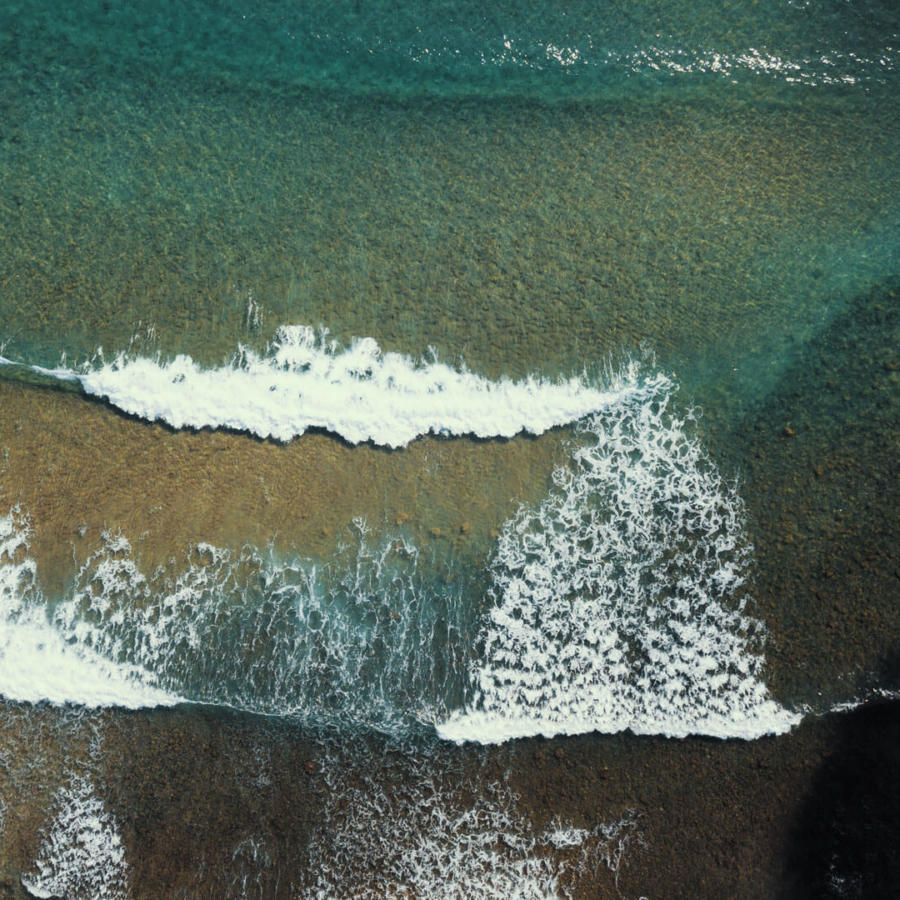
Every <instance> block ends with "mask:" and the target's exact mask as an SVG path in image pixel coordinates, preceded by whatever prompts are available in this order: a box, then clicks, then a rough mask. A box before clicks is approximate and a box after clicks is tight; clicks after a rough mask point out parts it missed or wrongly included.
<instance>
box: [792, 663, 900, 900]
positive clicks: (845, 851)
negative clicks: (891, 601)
mask: <svg viewBox="0 0 900 900" xmlns="http://www.w3.org/2000/svg"><path fill="white" fill-rule="evenodd" d="M892 667H893V670H894V671H893V678H892V679H891V680H893V681H894V683H896V681H897V679H898V676H900V655H895V657H894V659H893V660H892ZM898 890H900V701H897V700H892V701H884V702H879V703H874V704H871V705H868V706H865V707H863V708H860V709H857V710H854V711H853V712H850V713H847V714H844V715H843V717H842V721H841V727H840V732H839V737H838V739H837V742H836V746H835V749H834V751H833V753H832V754H831V755H830V756H829V757H827V758H826V760H825V762H824V763H823V764H822V766H821V767H820V769H819V772H818V774H817V776H816V778H815V780H814V782H813V788H812V790H811V791H810V793H809V795H808V796H807V798H806V799H805V801H804V802H803V804H802V806H801V807H800V813H799V815H798V817H797V820H796V822H795V826H794V829H793V843H792V846H791V847H790V849H789V851H788V854H787V868H786V872H785V878H784V894H783V896H784V897H785V898H788V897H790V898H796V900H813V898H816V900H818V898H848V900H881V898H884V900H888V898H895V897H897V896H898Z"/></svg>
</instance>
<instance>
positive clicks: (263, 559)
mask: <svg viewBox="0 0 900 900" xmlns="http://www.w3.org/2000/svg"><path fill="white" fill-rule="evenodd" d="M356 525H357V529H358V534H357V535H356V538H357V540H356V542H355V543H354V544H350V545H347V546H346V547H345V548H344V549H343V551H342V552H341V553H339V554H338V556H336V557H335V558H334V559H333V560H331V561H330V563H329V564H328V565H324V566H323V565H317V564H314V563H312V562H309V561H305V560H294V561H282V560H279V559H277V558H275V557H274V556H273V555H272V554H270V553H261V552H259V551H257V550H255V549H253V548H251V547H246V548H244V549H242V550H240V551H236V552H231V551H227V550H223V549H220V548H217V547H214V546H212V545H210V544H200V545H198V546H196V547H194V548H192V549H191V551H190V552H189V554H188V557H187V560H186V564H185V565H182V566H179V567H178V568H177V569H174V570H160V571H158V572H156V573H154V574H153V575H151V576H146V575H145V574H144V573H143V572H141V570H140V569H139V567H138V565H137V564H136V562H135V560H134V557H133V554H132V550H131V546H130V544H129V542H128V541H127V540H126V539H125V538H123V537H122V536H113V535H110V534H107V535H105V537H104V543H103V545H102V546H101V547H100V548H99V549H98V550H97V551H96V552H95V553H94V554H93V555H92V556H91V557H90V558H89V559H88V560H87V561H86V562H85V564H84V566H83V567H82V569H81V571H80V572H79V574H78V577H77V578H76V581H75V585H74V589H73V591H72V593H71V595H70V596H69V597H68V598H67V599H65V600H64V601H62V602H60V603H59V604H57V606H56V609H55V613H54V617H53V627H54V629H55V632H56V633H57V634H58V635H59V636H60V639H61V640H62V639H65V641H66V642H68V644H69V645H70V646H73V647H77V648H80V649H81V650H82V651H83V652H84V653H88V654H94V655H96V656H97V657H100V658H103V659H106V660H112V661H115V662H116V663H117V664H120V665H126V664H127V665H129V666H132V667H134V668H135V669H137V670H139V671H141V672H145V673H148V678H147V681H148V682H150V683H152V684H154V685H158V686H160V687H162V688H164V689H166V690H167V691H169V692H170V693H171V694H173V695H177V696H181V697H185V698H188V699H190V700H193V701H201V702H209V703H216V704H220V705H229V706H234V707H238V708H241V709H246V710H250V711H254V712H261V713H271V714H279V715H294V716H298V717H301V718H303V719H305V720H307V721H310V722H312V723H318V724H322V723H331V724H336V725H340V726H344V727H349V726H353V725H366V726H372V727H376V728H378V729H381V730H383V731H386V732H389V733H394V732H398V731H403V730H406V729H408V728H410V727H411V726H413V725H414V724H415V723H416V722H418V721H422V720H424V721H427V722H433V721H435V720H437V719H438V718H440V717H442V716H445V715H446V714H447V712H448V709H449V708H452V705H451V704H453V702H454V699H456V703H459V702H460V700H459V699H458V698H460V697H461V692H462V690H463V687H464V685H465V682H466V672H465V667H464V665H463V663H462V660H463V659H464V651H463V640H464V635H465V634H466V632H467V629H465V628H464V627H463V625H462V622H461V618H462V616H463V615H464V605H463V601H462V594H463V588H462V587H461V586H460V585H456V586H454V587H447V588H444V589H443V592H441V591H440V590H439V589H438V588H437V586H435V585H434V584H430V583H429V584H427V585H426V583H425V582H424V581H423V579H422V578H421V577H420V576H419V574H418V551H417V550H416V548H415V547H414V546H413V545H412V544H410V543H408V542H406V541H403V540H384V541H382V542H380V543H379V544H377V545H376V546H371V545H370V543H369V542H368V540H367V536H368V530H367V528H366V526H365V523H364V522H362V521H360V520H358V521H357V523H356Z"/></svg>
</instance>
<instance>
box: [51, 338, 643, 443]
mask: <svg viewBox="0 0 900 900" xmlns="http://www.w3.org/2000/svg"><path fill="white" fill-rule="evenodd" d="M74 375H75V373H72V372H71V371H69V370H63V369H60V370H57V371H56V376H57V377H58V378H60V379H66V380H70V379H71V378H72V377H73V376H74ZM75 377H77V378H78V380H79V381H80V382H81V385H82V387H83V388H84V390H85V391H86V392H87V393H89V394H93V395H96V396H99V397H103V398H105V399H107V400H108V401H109V402H110V403H112V404H114V405H115V406H117V407H119V408H120V409H122V410H125V411H126V412H128V413H132V414H133V415H136V416H139V417H141V418H143V419H148V420H159V421H163V422H167V423H168V424H169V425H171V426H172V427H174V428H186V427H187V428H205V427H211V428H229V429H234V430H238V431H248V432H251V433H252V434H255V435H258V436H259V437H263V438H274V439H276V440H279V441H289V440H291V439H292V438H295V437H297V436H298V435H301V434H303V433H304V432H305V431H306V430H307V429H309V428H321V429H324V430H326V431H329V432H332V433H333V434H338V435H340V436H341V437H343V438H344V439H345V440H347V441H349V442H350V443H352V444H357V443H361V442H365V441H372V442H373V443H375V444H379V445H382V446H385V447H401V446H405V445H406V444H408V443H409V442H410V441H412V440H414V439H415V438H417V437H419V436H421V435H424V434H428V433H434V434H448V435H474V436H476V437H481V438H491V437H512V436H513V435H516V434H518V433H520V432H522V431H527V432H530V433H532V434H540V433H542V432H544V431H547V430H548V429H550V428H553V427H555V426H558V425H565V424H567V423H569V422H574V421H576V420H577V419H580V418H581V417H582V416H585V415H587V414H588V413H591V412H594V411H595V410H598V409H601V408H603V407H604V406H606V405H607V404H609V403H612V402H615V401H616V400H617V399H618V398H619V397H620V395H621V394H622V393H623V392H628V391H630V390H633V388H634V386H633V385H632V384H629V383H628V382H627V380H626V381H623V382H621V383H617V384H613V385H612V386H611V387H610V388H609V389H608V390H599V389H597V388H596V387H593V386H592V385H591V384H589V383H588V380H587V379H585V378H569V379H566V380H561V381H549V380H547V379H544V378H538V377H531V378H528V379H526V380H523V381H511V380H510V379H506V378H504V379H500V380H499V381H491V380H489V379H487V378H484V377H483V376H481V375H477V374H475V373H473V372H469V371H466V370H465V369H455V368H452V367H451V366H448V365H445V364H444V363H440V362H437V361H431V362H427V363H418V362H416V361H415V360H413V359H412V358H411V357H409V356H404V355H402V354H399V353H383V352H382V351H381V349H380V348H379V347H378V344H377V343H376V342H375V341H374V340H373V339H372V338H362V339H359V340H357V341H355V342H354V343H353V344H352V345H351V346H350V347H349V348H346V349H340V348H339V347H338V345H337V344H336V343H335V342H333V341H328V340H327V339H326V336H325V334H324V333H323V334H321V335H319V336H317V335H316V333H315V332H314V331H313V329H312V328H309V327H307V326H297V325H291V326H287V325H286V326H282V327H281V328H279V329H278V331H277V333H276V335H275V339H274V341H273V344H272V346H271V347H270V348H269V351H268V352H267V353H266V354H263V355H259V354H256V353H254V352H252V351H251V350H248V349H245V348H242V349H241V351H240V353H239V354H238V357H237V359H236V360H235V362H234V364H232V365H228V366H221V367H219V368H213V369H203V368H201V367H200V366H199V365H198V364H197V363H195V362H194V361H193V360H192V359H191V358H190V357H189V356H185V355H181V356H177V357H176V358H175V359H173V360H171V361H170V362H165V363H163V362H160V361H159V360H154V359H149V358H146V357H140V356H138V357H133V356H131V357H130V356H127V355H125V354H121V355H119V356H118V357H117V358H116V359H115V360H114V361H113V362H110V363H106V364H103V365H100V366H99V367H97V368H93V369H91V370H88V371H85V372H82V373H80V374H78V375H77V376H75Z"/></svg>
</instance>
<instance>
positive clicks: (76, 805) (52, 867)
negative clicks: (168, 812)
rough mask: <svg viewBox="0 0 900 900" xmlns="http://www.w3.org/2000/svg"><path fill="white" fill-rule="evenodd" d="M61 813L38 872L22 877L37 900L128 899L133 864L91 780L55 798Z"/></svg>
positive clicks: (47, 832)
mask: <svg viewBox="0 0 900 900" xmlns="http://www.w3.org/2000/svg"><path fill="white" fill-rule="evenodd" d="M56 803H57V806H58V812H57V814H56V818H55V819H54V820H53V822H52V823H51V824H50V826H49V827H48V828H47V829H46V830H45V832H44V837H43V841H42V843H41V848H40V850H39V852H38V857H37V860H35V864H34V865H35V870H36V871H35V872H33V873H32V874H29V875H25V876H23V877H22V884H23V886H24V887H25V889H26V890H27V891H28V892H29V894H30V895H31V896H33V897H72V898H75V897H91V898H93V900H125V898H127V897H128V896H129V889H128V865H127V863H126V860H125V850H124V848H123V846H122V840H121V838H120V837H119V831H118V826H117V823H116V821H115V819H114V818H113V816H112V815H110V814H109V813H108V812H107V811H106V809H105V807H104V805H103V803H102V801H101V800H100V799H99V798H98V797H97V796H96V795H95V793H94V790H93V786H92V785H91V783H90V781H88V780H87V779H86V778H82V777H76V778H73V780H72V782H71V784H69V785H68V786H66V787H64V788H61V789H60V790H59V792H58V793H57V795H56Z"/></svg>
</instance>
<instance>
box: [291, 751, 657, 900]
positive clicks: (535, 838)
mask: <svg viewBox="0 0 900 900" xmlns="http://www.w3.org/2000/svg"><path fill="white" fill-rule="evenodd" d="M323 749H324V748H323ZM400 759H401V761H402V763H403V766H402V768H401V769H400V770H399V771H388V772H386V770H387V769H388V767H389V766H391V765H392V764H391V762H390V761H386V760H385V757H384V756H381V755H379V756H378V757H377V758H373V757H372V754H371V752H366V751H365V750H361V749H360V748H359V746H358V745H354V747H353V748H352V749H343V750H342V749H341V748H339V747H338V748H330V749H325V752H323V758H322V759H321V761H320V764H321V769H322V771H321V776H322V779H323V781H324V783H325V785H326V787H327V789H328V790H327V794H326V797H327V801H326V804H325V808H324V809H323V810H322V813H321V819H320V822H319V824H318V827H317V828H316V829H315V831H314V832H313V834H312V835H311V839H310V850H309V865H308V866H307V867H306V870H307V871H308V872H310V873H311V878H310V883H309V884H308V885H305V886H304V890H303V891H302V892H301V896H302V897H305V898H310V900H311V898H322V897H354V898H358V900H375V898H380V897H434V898H446V900H449V898H456V897H479V898H482V897H483V898H485V900H507V898H518V900H555V898H562V897H572V896H579V894H578V893H577V888H578V887H579V881H580V880H581V879H582V878H584V877H585V876H589V877H592V878H594V879H596V877H597V874H598V872H605V876H606V880H607V881H608V882H609V887H610V889H611V890H612V889H614V888H615V887H617V885H618V877H619V874H620V872H621V871H623V870H625V869H626V868H627V866H628V865H629V863H630V862H631V861H632V856H633V855H635V853H636V851H639V850H640V848H641V846H642V845H643V837H642V834H641V831H640V827H639V825H640V822H639V818H638V817H637V815H636V814H635V812H634V811H633V810H630V809H622V810H615V811H614V812H612V811H611V812H612V815H609V816H605V817H604V818H606V819H607V821H597V820H596V819H595V820H594V821H592V822H591V823H590V825H589V826H588V827H586V828H585V827H577V826H575V825H574V824H572V823H570V822H564V821H562V820H560V819H555V820H553V821H552V822H551V823H549V824H548V825H547V826H546V827H545V828H543V829H538V828H536V827H535V826H534V825H533V823H532V822H530V821H529V819H528V818H527V817H526V816H525V815H524V814H523V812H522V811H521V810H520V809H519V807H518V804H517V802H516V801H517V798H516V796H515V795H514V794H513V792H512V791H511V790H510V789H509V788H508V787H507V786H506V785H504V784H502V782H501V783H493V784H487V785H480V786H479V789H478V790H475V791H473V790H472V789H471V787H470V779H471V776H469V777H468V778H461V777H460V775H459V773H457V772H448V771H447V769H448V766H447V765H446V763H442V761H441V759H440V757H439V756H436V755H434V756H433V755H430V754H429V755H425V756H421V755H420V754H416V755H413V756H401V757H400ZM394 765H396V763H394ZM373 773H377V776H376V775H375V774H373ZM602 879H603V876H602V875H601V880H602ZM593 883H594V884H596V880H594V882H593ZM617 893H618V892H617ZM620 896H621V894H620Z"/></svg>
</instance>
